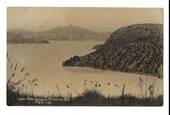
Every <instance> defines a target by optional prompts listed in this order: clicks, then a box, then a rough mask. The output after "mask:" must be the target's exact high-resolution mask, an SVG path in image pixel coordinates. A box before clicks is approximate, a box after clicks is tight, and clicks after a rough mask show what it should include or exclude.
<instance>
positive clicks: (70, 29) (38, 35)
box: [7, 25, 110, 43]
mask: <svg viewBox="0 0 170 115" xmlns="http://www.w3.org/2000/svg"><path fill="white" fill-rule="evenodd" d="M109 35H110V33H109V32H106V33H104V32H103V33H97V32H93V31H90V30H87V29H84V28H81V27H77V26H74V25H68V26H65V27H56V28H52V29H49V30H47V31H42V32H35V31H29V30H24V29H12V30H8V32H7V41H8V43H49V42H50V41H51V40H77V41H84V40H105V39H107V38H108V37H109Z"/></svg>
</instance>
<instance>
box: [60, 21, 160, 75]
mask: <svg viewBox="0 0 170 115" xmlns="http://www.w3.org/2000/svg"><path fill="white" fill-rule="evenodd" d="M94 49H96V51H94V52H92V53H90V54H88V55H85V56H81V57H79V56H74V57H71V58H70V59H68V60H66V61H65V62H63V65H64V66H81V67H93V68H100V69H108V70H114V71H122V72H132V73H143V74H150V75H154V76H158V77H162V68H163V26H162V25H161V24H136V25H130V26H126V27H123V28H120V29H118V30H117V31H115V32H113V33H112V34H111V35H110V37H109V38H108V39H107V40H106V42H105V43H104V44H102V45H97V46H96V47H94Z"/></svg>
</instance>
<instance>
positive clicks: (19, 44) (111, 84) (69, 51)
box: [6, 7, 164, 106]
mask: <svg viewBox="0 0 170 115" xmlns="http://www.w3.org/2000/svg"><path fill="white" fill-rule="evenodd" d="M163 17H164V11H163V9H162V8H124V7H120V8H114V7H107V8H105V7H8V8H7V30H6V34H7V52H6V54H7V56H6V58H7V59H6V64H7V78H6V79H7V82H6V87H7V91H6V94H7V105H8V106H163V97H164V95H163V94H164V92H163V89H164V88H163V79H164V74H163V69H164V68H163V41H164V36H163V32H164V30H163V27H164V21H163Z"/></svg>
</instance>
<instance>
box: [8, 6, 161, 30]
mask: <svg viewBox="0 0 170 115" xmlns="http://www.w3.org/2000/svg"><path fill="white" fill-rule="evenodd" d="M137 23H160V24H163V9H161V8H74V7H73V8H61V7H58V8H57V7H8V9H7V29H27V30H33V31H44V30H48V29H51V28H54V27H57V26H67V25H70V24H72V25H75V26H79V27H82V28H86V29H89V30H92V31H96V32H111V31H114V30H116V29H118V28H120V27H123V26H127V25H131V24H137Z"/></svg>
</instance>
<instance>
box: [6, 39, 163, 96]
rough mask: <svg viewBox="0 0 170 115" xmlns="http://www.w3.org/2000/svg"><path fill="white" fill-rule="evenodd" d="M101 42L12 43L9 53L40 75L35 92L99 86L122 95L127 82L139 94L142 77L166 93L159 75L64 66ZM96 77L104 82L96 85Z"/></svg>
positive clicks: (75, 91)
mask: <svg viewBox="0 0 170 115" xmlns="http://www.w3.org/2000/svg"><path fill="white" fill-rule="evenodd" d="M101 43H102V42H101V41H57V42H56V41H55V42H54V41H53V42H51V43H50V44H8V54H9V56H10V59H11V60H12V61H13V63H16V62H17V61H19V63H20V64H22V65H25V66H26V71H28V72H30V74H31V77H32V78H37V79H38V86H37V87H36V88H35V89H34V94H35V95H52V94H54V95H58V94H59V93H61V94H62V95H67V93H68V92H70V93H72V95H73V96H76V95H79V94H80V93H81V92H83V90H84V89H97V90H99V91H100V92H101V93H103V94H105V95H120V93H121V88H122V86H123V84H124V83H125V84H126V87H125V93H128V94H131V95H135V96H138V94H139V95H140V88H139V85H138V82H139V77H141V78H142V79H143V84H144V85H143V90H145V89H147V87H148V86H149V85H150V84H152V83H153V82H154V84H155V91H156V92H157V93H158V94H162V93H163V81H162V80H161V79H158V78H156V77H152V76H148V75H139V74H131V73H123V72H115V71H107V70H100V69H93V68H81V67H63V66H62V62H63V61H65V60H66V59H68V58H70V57H71V56H74V55H79V56H81V55H86V54H88V53H90V52H92V51H94V50H93V49H92V48H93V47H94V46H95V45H97V44H101ZM85 81H86V83H85V84H84V82H85ZM94 81H95V82H98V84H101V86H100V87H97V88H96V87H95V85H94ZM108 83H110V85H108ZM67 85H68V86H69V87H70V88H68V86H67ZM56 86H57V87H58V88H57V87H56ZM66 86H67V87H66ZM59 90H60V91H59Z"/></svg>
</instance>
